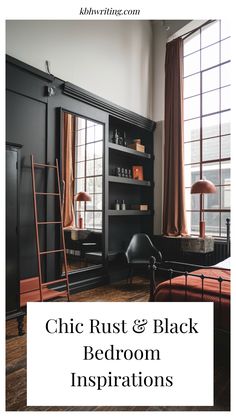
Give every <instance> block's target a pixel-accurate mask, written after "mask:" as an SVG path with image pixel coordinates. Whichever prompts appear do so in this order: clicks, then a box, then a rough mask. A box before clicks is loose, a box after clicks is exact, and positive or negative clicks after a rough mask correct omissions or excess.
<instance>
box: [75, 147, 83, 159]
mask: <svg viewBox="0 0 236 419" xmlns="http://www.w3.org/2000/svg"><path fill="white" fill-rule="evenodd" d="M84 160H85V146H84V145H82V146H79V147H75V161H77V162H78V161H84Z"/></svg>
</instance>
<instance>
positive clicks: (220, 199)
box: [219, 21, 222, 237]
mask: <svg viewBox="0 0 236 419" xmlns="http://www.w3.org/2000/svg"><path fill="white" fill-rule="evenodd" d="M220 40H221V21H220ZM219 57H220V63H221V42H220V43H219ZM219 72H220V73H219V84H220V91H219V102H220V103H219V110H220V115H219V134H220V135H219V148H220V149H219V157H220V161H219V170H220V173H219V176H220V179H219V180H220V185H222V173H221V168H222V165H221V64H220V66H219ZM221 191H222V188H221V186H220V187H219V206H220V212H219V229H220V237H221V236H222V231H221V230H222V225H221V209H222V197H221V194H222V193H221Z"/></svg>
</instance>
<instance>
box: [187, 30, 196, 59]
mask: <svg viewBox="0 0 236 419" xmlns="http://www.w3.org/2000/svg"><path fill="white" fill-rule="evenodd" d="M199 49H200V30H198V31H197V32H194V34H193V35H191V36H188V38H187V39H186V41H184V55H187V54H190V53H191V52H195V51H197V50H199Z"/></svg>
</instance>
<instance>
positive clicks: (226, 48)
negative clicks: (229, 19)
mask: <svg viewBox="0 0 236 419" xmlns="http://www.w3.org/2000/svg"><path fill="white" fill-rule="evenodd" d="M230 48H231V42H230V38H228V39H225V40H224V41H222V42H221V60H220V61H221V62H222V63H223V62H225V61H228V60H230V56H231V49H230Z"/></svg>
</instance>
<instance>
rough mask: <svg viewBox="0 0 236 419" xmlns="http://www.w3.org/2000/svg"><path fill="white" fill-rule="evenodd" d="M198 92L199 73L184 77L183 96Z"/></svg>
mask: <svg viewBox="0 0 236 419" xmlns="http://www.w3.org/2000/svg"><path fill="white" fill-rule="evenodd" d="M199 94H200V73H198V74H195V75H194V76H189V77H186V78H185V79H184V97H189V96H194V95H199Z"/></svg>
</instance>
